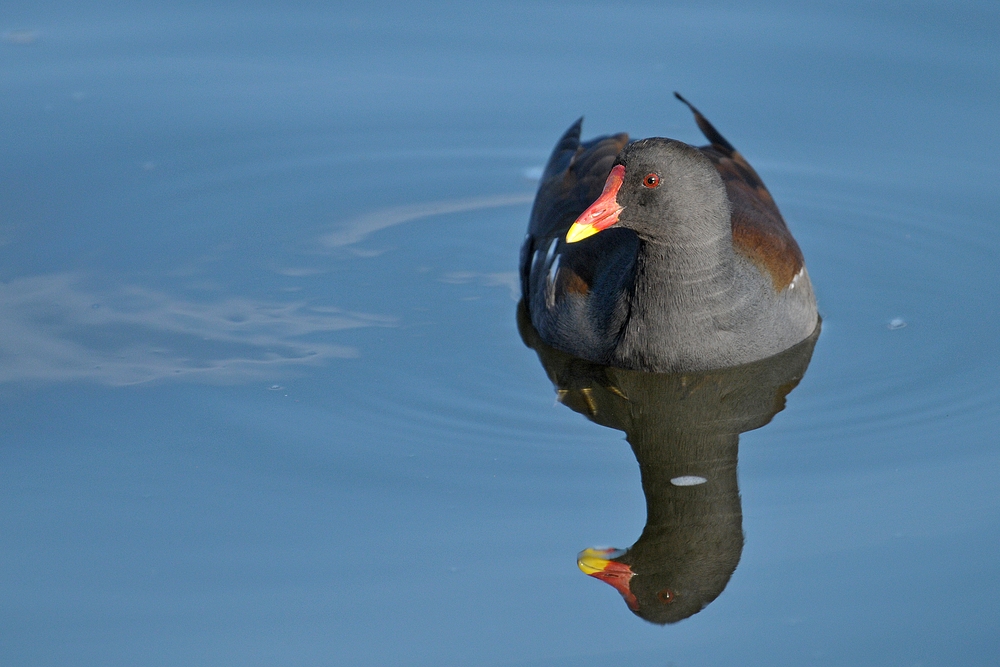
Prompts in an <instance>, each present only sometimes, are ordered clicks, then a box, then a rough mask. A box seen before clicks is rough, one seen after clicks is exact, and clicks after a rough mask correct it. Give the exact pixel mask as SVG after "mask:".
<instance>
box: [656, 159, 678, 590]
mask: <svg viewBox="0 0 1000 667" xmlns="http://www.w3.org/2000/svg"><path fill="white" fill-rule="evenodd" d="M654 176H655V174H654ZM656 599H657V600H659V601H660V602H662V603H663V604H670V603H671V602H673V601H674V592H673V591H672V590H670V589H669V588H664V589H663V590H662V591H660V592H659V593H657V594H656Z"/></svg>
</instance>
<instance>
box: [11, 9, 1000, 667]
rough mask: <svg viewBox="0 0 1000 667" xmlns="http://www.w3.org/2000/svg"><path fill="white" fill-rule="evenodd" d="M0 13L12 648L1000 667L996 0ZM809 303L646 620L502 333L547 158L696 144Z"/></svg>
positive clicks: (564, 423)
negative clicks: (717, 150) (776, 232)
mask: <svg viewBox="0 0 1000 667" xmlns="http://www.w3.org/2000/svg"><path fill="white" fill-rule="evenodd" d="M19 5H20V6H15V7H8V8H5V11H4V13H3V16H0V63H2V66H0V92H2V95H3V100H4V101H3V104H2V105H0V127H3V128H4V131H2V132H0V184H2V186H0V424H2V427H3V434H4V435H3V438H2V446H0V508H2V509H0V663H2V664H5V665H7V664H9V665H95V666H96V665H101V666H109V665H130V666H131V665H385V664H399V665H578V664H580V663H581V661H588V662H592V661H595V660H599V661H607V660H613V661H616V662H619V663H625V664H635V665H657V666H662V665H673V666H677V667H681V666H689V665H690V666H700V665H706V666H714V665H768V666H772V665H789V666H792V665H804V664H808V665H852V666H853V665H901V666H906V667H916V666H918V665H919V666H922V667H929V666H932V665H995V664H996V663H997V660H998V656H1000V641H998V639H997V637H998V636H1000V615H998V614H997V605H996V590H997V587H998V584H1000V564H998V563H1000V561H998V560H997V558H996V551H997V544H998V539H1000V500H998V498H1000V494H998V493H997V490H998V488H1000V448H998V446H997V439H996V427H997V421H998V420H997V413H996V408H995V406H996V403H997V400H998V399H1000V392H998V389H997V385H996V381H995V378H996V376H997V372H998V370H1000V354H998V352H997V345H996V331H997V330H998V328H1000V309H998V308H997V300H996V294H997V293H998V292H1000V272H998V271H997V269H996V257H997V255H998V252H1000V225H998V224H997V221H998V218H1000V215H998V214H1000V205H998V203H997V198H996V186H995V184H996V182H997V178H998V175H1000V174H998V168H997V163H996V158H995V156H996V155H997V154H1000V132H998V131H997V129H996V122H995V121H996V110H997V108H998V102H1000V71H998V67H997V63H998V62H1000V53H998V47H997V40H996V35H997V34H998V32H1000V11H998V9H997V7H995V6H994V5H993V4H991V3H975V2H963V3H948V4H946V5H945V4H940V5H937V4H929V3H924V4H921V3H914V4H905V5H898V6H893V7H882V8H879V7H873V6H871V5H870V4H868V3H854V4H828V5H820V4H816V3H812V4H810V5H809V7H808V8H806V7H804V6H801V5H799V4H797V3H787V4H785V3H777V2H774V3H763V4H760V5H758V6H755V7H748V6H746V5H745V4H741V3H733V4H731V5H730V4H726V3H715V4H710V5H708V4H705V3H697V4H690V5H677V6H673V7H658V6H654V5H652V4H650V3H636V4H627V3H618V4H616V6H614V7H601V6H598V5H582V4H581V5H570V4H565V3H546V4H542V3H526V4H524V5H520V4H517V3H504V4H499V5H498V4H492V5H476V6H471V5H468V4H447V3H434V4H425V5H420V6H415V5H408V4H401V5H383V6H380V7H377V8H376V7H371V8H369V7H367V6H365V5H362V4H345V5H343V6H331V5H329V4H325V5H324V4H316V5H309V4H305V3H303V4H301V5H296V6H287V7H273V6H272V7H269V6H247V5H243V4H240V5H238V4H235V3H234V4H222V3H218V4H215V5H214V7H206V6H204V5H202V4H194V3H192V4H191V5H188V6H179V7H173V8H171V9H160V8H158V7H154V6H149V7H139V6H135V7H127V6H122V5H120V4H118V3H108V2H99V3H89V4H88V5H87V6H86V7H82V6H80V5H79V3H65V4H60V3H57V2H33V3H19ZM674 90H679V91H681V92H682V93H683V94H684V95H685V96H686V97H688V99H690V100H691V101H692V102H694V103H695V104H696V105H697V106H698V107H699V108H700V109H701V110H702V111H703V112H704V113H705V114H706V115H707V116H708V118H709V119H711V121H712V122H713V123H714V124H715V125H716V126H717V127H718V128H719V130H720V131H721V132H722V133H723V134H724V135H725V136H726V137H727V138H728V139H729V140H730V141H731V142H732V143H733V144H734V145H735V146H736V147H737V148H738V149H739V150H740V151H741V152H742V153H743V154H744V155H745V156H747V158H748V160H749V161H750V162H751V164H753V165H754V166H755V167H756V169H757V171H758V172H760V174H761V176H762V177H763V179H764V180H765V182H766V183H767V185H768V187H769V188H770V190H771V192H772V193H773V195H774V197H775V199H776V201H777V202H778V205H779V206H780V207H781V209H782V212H783V213H784V216H785V218H786V220H788V222H789V225H790V227H791V228H792V230H793V232H794V233H795V236H796V238H797V239H798V241H799V244H800V246H801V247H802V249H803V252H804V253H805V256H806V260H807V263H808V266H809V271H810V274H811V276H812V280H813V283H814V285H815V287H816V290H817V295H818V298H819V303H820V310H821V312H822V315H823V317H824V325H823V333H822V335H821V336H820V339H819V341H818V344H817V347H816V350H815V352H814V354H813V357H812V362H811V365H810V367H809V370H808V372H807V373H806V375H805V377H804V379H803V380H802V382H801V383H800V384H799V386H798V387H797V388H796V389H795V390H794V391H793V392H792V393H791V394H790V395H789V397H788V404H787V407H786V409H785V410H784V411H783V412H780V413H779V414H777V415H776V416H775V417H774V419H773V421H772V423H771V424H769V425H768V426H766V427H764V428H762V429H760V430H755V431H750V432H748V433H745V434H743V436H742V437H741V440H740V451H739V490H740V493H741V498H742V511H743V530H744V532H745V536H746V538H745V546H744V548H743V551H742V556H741V559H740V562H739V566H738V567H737V568H736V570H735V573H734V574H733V575H732V579H731V580H730V581H729V584H728V586H727V587H726V589H725V590H724V591H723V592H722V594H721V595H719V597H718V598H717V599H716V600H715V601H714V602H712V603H711V604H710V605H709V606H707V607H706V608H705V609H704V610H703V611H701V612H700V613H698V614H695V615H694V616H692V617H690V618H688V619H687V620H684V621H681V622H679V623H677V624H673V625H668V626H658V625H654V624H650V623H647V622H645V621H643V620H641V619H639V618H637V617H636V616H635V615H633V614H632V613H631V612H630V611H629V609H628V607H627V606H626V605H625V604H624V602H623V601H622V599H621V598H620V597H619V596H618V594H617V593H616V592H615V591H614V590H612V589H611V588H609V587H608V586H605V585H603V584H602V583H600V582H598V581H595V580H593V579H591V578H589V577H587V576H585V575H583V574H582V573H581V572H580V571H579V570H578V569H577V566H576V555H577V552H579V551H580V550H581V549H584V548H586V547H592V546H599V545H612V546H616V547H627V546H629V545H631V544H632V543H633V542H635V541H636V539H637V538H638V536H639V534H640V533H641V532H642V529H643V526H644V523H645V512H646V505H645V500H644V496H643V491H642V487H641V484H640V479H639V470H638V467H637V464H636V459H635V457H634V456H633V454H632V451H631V450H630V448H629V446H628V444H627V443H625V442H624V441H623V436H622V433H621V432H619V431H616V430H612V429H607V428H603V427H601V426H599V425H597V424H594V423H592V422H590V421H588V420H587V419H585V418H584V417H583V416H581V415H579V414H577V413H575V412H573V411H571V410H569V409H567V407H565V406H563V405H559V404H555V403H554V398H555V393H554V391H553V387H552V384H551V383H550V382H549V379H548V377H547V376H546V374H545V372H544V370H543V368H542V367H541V365H540V364H539V362H538V359H537V357H536V355H535V354H534V352H532V351H531V350H529V349H527V348H526V347H525V346H524V344H523V343H522V342H521V339H520V337H519V335H518V332H517V328H516V323H515V316H514V314H515V306H516V277H515V271H516V262H517V254H518V247H519V245H520V242H521V238H522V236H523V234H524V230H525V228H526V225H527V217H528V211H529V207H530V201H531V196H532V195H533V192H534V188H535V187H536V182H535V180H534V179H535V178H537V174H538V169H539V168H540V166H541V165H542V164H543V162H544V161H545V159H546V157H547V156H548V153H549V151H550V150H551V147H552V145H553V144H554V142H555V140H556V139H557V138H558V136H559V135H560V134H561V132H562V131H563V130H564V129H565V128H566V127H568V126H569V125H570V123H572V122H573V121H574V120H575V119H576V118H577V117H578V116H580V115H585V117H586V120H585V124H584V134H585V136H595V135H597V134H605V133H611V132H618V131H628V132H630V133H631V134H632V136H635V137H643V136H670V137H674V138H677V139H681V140H684V141H688V142H692V143H700V141H701V138H700V136H699V135H698V132H697V129H696V127H695V126H694V124H693V122H692V121H691V118H690V115H689V114H688V112H687V111H686V109H684V108H683V107H682V106H681V105H680V104H678V103H677V102H676V101H674V100H673V97H672V91H674Z"/></svg>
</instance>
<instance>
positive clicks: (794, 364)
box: [517, 302, 820, 624]
mask: <svg viewBox="0 0 1000 667" xmlns="http://www.w3.org/2000/svg"><path fill="white" fill-rule="evenodd" d="M517 324H518V330H519V332H520V334H521V338H522V340H524V342H525V344H526V345H527V346H528V347H530V348H532V349H533V350H534V351H535V352H536V353H537V354H538V359H539V361H541V362H542V366H543V367H544V368H545V372H546V373H547V374H548V376H549V379H550V380H551V381H552V384H553V385H554V386H555V389H556V392H557V393H556V396H557V397H558V398H557V400H558V401H559V402H560V403H562V404H563V405H565V406H567V407H569V408H570V409H572V410H575V411H576V412H579V413H581V414H583V415H584V416H585V417H587V418H588V419H590V420H591V421H593V422H595V423H597V424H600V425H602V426H606V427H608V428H614V429H619V430H622V431H624V432H625V439H626V440H628V443H629V445H631V447H632V452H633V453H634V454H635V458H636V461H637V462H638V464H639V471H640V473H641V476H642V491H643V494H644V495H645V497H646V526H645V528H643V530H642V535H641V536H640V537H639V539H638V540H637V541H636V542H635V544H633V545H632V546H631V547H629V548H628V549H623V550H616V549H585V550H584V551H583V552H581V553H580V555H579V557H578V559H577V564H578V565H579V566H580V569H581V570H583V571H584V572H586V573H587V574H589V575H590V576H592V577H595V578H597V579H600V580H601V581H604V582H606V583H608V584H611V585H612V586H614V587H615V589H617V590H618V592H619V593H620V594H621V595H622V597H623V598H624V599H625V603H626V604H627V605H628V607H629V609H631V610H632V612H633V613H635V614H636V615H637V616H640V617H642V618H644V619H646V620H647V621H650V622H652V623H658V624H663V623H676V622H677V621H680V620H681V619H684V618H687V617H689V616H691V615H692V614H696V613H698V612H699V611H701V610H702V609H703V608H704V607H705V606H706V605H708V604H709V603H710V602H712V600H714V599H715V598H716V597H718V596H719V595H720V594H721V593H722V591H723V589H725V587H726V584H727V583H728V582H729V579H730V577H731V576H732V574H733V571H734V570H735V569H736V565H737V564H738V563H739V561H740V555H741V553H742V551H743V511H742V505H741V502H740V491H739V486H738V484H737V478H736V468H737V454H738V450H739V438H740V434H741V433H743V432H745V431H749V430H751V429H756V428H760V427H762V426H764V425H765V424H767V423H768V422H770V421H771V418H772V417H773V416H774V415H775V414H776V413H778V412H780V411H781V410H783V409H784V407H785V399H786V397H787V396H788V394H789V393H790V392H791V391H792V390H793V389H794V388H795V387H796V385H798V383H799V381H800V380H801V379H802V377H803V375H804V374H805V372H806V369H807V368H808V366H809V360H810V358H811V357H812V352H813V347H814V346H815V345H816V339H817V338H818V336H819V333H820V332H819V327H817V328H816V330H815V331H814V332H813V333H812V335H810V336H808V337H807V338H806V339H805V340H804V341H802V342H801V343H798V344H797V345H793V346H792V347H790V348H789V349H787V350H785V351H784V352H781V353H779V354H776V355H774V356H773V357H768V358H767V359H763V360H761V361H756V362H754V363H750V364H743V365H740V366H733V367H729V368H723V369H718V370H712V371H704V372H697V373H672V374H666V373H642V372H635V371H630V370H622V369H617V368H610V367H608V366H601V365H598V364H593V363H591V362H588V361H585V360H582V359H578V358H576V357H571V356H570V355H567V354H565V353H563V352H560V351H559V350H555V349H553V348H551V347H549V346H548V345H546V344H545V343H544V342H542V341H541V340H540V338H539V336H538V332H537V331H536V330H535V329H534V327H532V326H531V323H530V321H529V320H528V314H527V311H526V309H525V307H524V304H523V302H522V304H521V305H520V306H519V307H518V311H517Z"/></svg>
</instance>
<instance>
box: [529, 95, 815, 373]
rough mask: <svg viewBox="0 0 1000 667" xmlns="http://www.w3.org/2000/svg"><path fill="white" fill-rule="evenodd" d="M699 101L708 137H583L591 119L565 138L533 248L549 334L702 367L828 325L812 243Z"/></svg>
mask: <svg viewBox="0 0 1000 667" xmlns="http://www.w3.org/2000/svg"><path fill="white" fill-rule="evenodd" d="M678 98H680V96H679V95H678ZM680 99H681V100H682V101H684V100H683V98H680ZM685 103H686V101H685ZM688 106H690V105H688ZM691 109H692V111H693V112H694V114H695V119H696V121H697V122H698V125H699V127H700V128H701V129H702V131H703V132H704V133H705V135H706V136H707V137H708V139H709V141H710V142H711V144H710V145H708V146H704V147H701V148H696V147H693V146H689V145H688V144H685V143H683V142H680V141H675V140H672V139H664V138H651V139H643V140H640V141H633V142H630V141H629V139H628V136H627V135H625V134H617V135H614V136H607V137H600V138H597V139H593V140H591V141H588V142H585V143H583V142H581V141H580V129H581V121H577V122H576V123H575V124H574V125H573V126H572V127H571V128H570V129H569V130H568V131H567V132H566V133H565V134H564V135H563V137H562V138H561V139H560V140H559V142H558V144H557V145H556V147H555V150H554V151H553V153H552V157H551V158H550V159H549V162H548V164H547V166H546V168H545V171H544V172H543V175H542V179H541V183H540V186H539V190H538V194H537V196H536V199H535V203H534V207H533V209H532V213H531V221H530V224H529V228H528V235H527V236H526V238H525V242H524V245H523V247H522V251H521V284H522V297H523V299H524V302H525V305H526V307H527V310H528V312H529V314H530V316H531V321H532V324H533V326H534V327H535V329H536V330H537V331H538V333H539V335H540V336H541V338H542V339H543V340H544V341H545V342H546V343H548V344H549V345H551V346H553V347H555V348H557V349H560V350H563V351H564V352H567V353H570V354H573V355H575V356H578V357H581V358H583V359H587V360H590V361H594V362H597V363H602V364H607V365H610V366H616V367H619V368H628V369H634V370H644V371H656V372H679V371H698V370H708V369H712V368H722V367H727V366H733V365H737V364H743V363H748V362H751V361H755V360H758V359H763V358H766V357H769V356H772V355H774V354H777V353H778V352H781V351H782V350H785V349H787V348H789V347H791V346H793V345H795V344H796V343H798V342H800V341H802V340H804V339H805V338H807V337H808V336H809V335H810V334H811V333H812V332H813V331H814V330H815V329H816V326H817V324H818V315H817V311H816V301H815V297H814V295H813V290H812V285H811V283H810V281H809V274H808V272H807V271H806V268H805V264H804V261H803V258H802V253H801V251H800V250H799V247H798V245H797V244H796V242H795V239H794V238H792V236H791V233H790V232H789V231H788V227H787V226H786V225H785V222H784V220H783V219H782V217H781V213H780V212H779V211H778V208H777V206H776V205H775V204H774V201H773V199H772V198H771V195H770V193H769V192H768V191H767V189H766V188H765V187H764V185H763V183H762V182H761V180H760V177H759V176H758V175H757V173H756V172H755V171H754V170H753V168H752V167H751V166H750V165H749V164H748V163H747V162H746V160H745V159H744V158H743V157H742V155H740V154H739V153H738V152H737V151H736V150H735V149H734V148H733V147H732V146H731V145H730V144H729V143H728V142H727V141H726V140H725V139H724V138H723V137H722V135H720V134H719V133H718V132H717V131H716V130H715V128H714V127H712V125H711V124H710V123H708V121H707V120H705V119H704V117H703V116H702V115H701V114H700V113H699V112H698V111H697V110H696V109H694V107H691ZM581 120H582V119H581Z"/></svg>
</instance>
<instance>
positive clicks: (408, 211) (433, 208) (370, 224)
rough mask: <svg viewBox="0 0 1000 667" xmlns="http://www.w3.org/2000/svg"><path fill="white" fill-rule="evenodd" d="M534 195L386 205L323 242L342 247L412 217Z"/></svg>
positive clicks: (472, 208)
mask: <svg viewBox="0 0 1000 667" xmlns="http://www.w3.org/2000/svg"><path fill="white" fill-rule="evenodd" d="M534 199H535V195H534V194H516V195H497V196H494V197H470V198H468V199H449V200H446V201H436V202H428V203H426V204H411V205H408V206H395V207H392V208H384V209H380V210H378V211H374V212H372V213H366V214H365V215H362V216H359V217H357V218H353V219H351V220H348V221H346V222H344V223H342V224H340V225H339V226H338V228H337V229H336V230H334V231H332V232H330V233H328V234H326V235H324V236H323V238H322V242H323V245H325V246H327V247H329V248H339V247H342V246H346V245H351V244H352V243H357V242H359V241H362V240H364V239H365V237H367V236H368V235H369V234H372V233H374V232H377V231H379V230H382V229H386V228H387V227H394V226H396V225H401V224H403V223H405V222H410V221H412V220H419V219H420V218H429V217H431V216H433V215H444V214H446V213H463V212H467V211H477V210H481V209H488V208H500V207H502V206H516V205H518V204H528V203H531V202H532V201H534Z"/></svg>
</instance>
